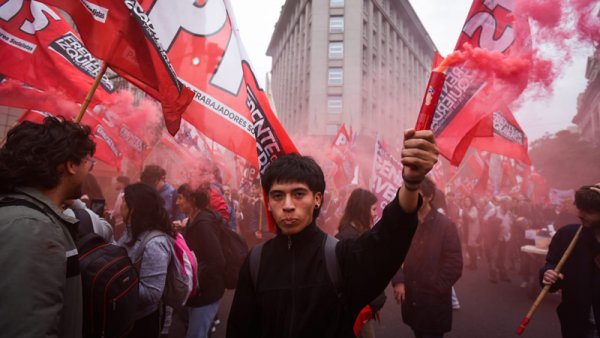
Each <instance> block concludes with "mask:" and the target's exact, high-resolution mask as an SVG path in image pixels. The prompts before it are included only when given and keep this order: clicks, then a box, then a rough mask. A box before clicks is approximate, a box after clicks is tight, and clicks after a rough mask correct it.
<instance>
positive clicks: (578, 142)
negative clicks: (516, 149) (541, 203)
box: [529, 130, 600, 189]
mask: <svg viewBox="0 0 600 338" xmlns="http://www.w3.org/2000/svg"><path fill="white" fill-rule="evenodd" d="M529 157H530V158H531V161H532V162H533V165H534V166H535V168H536V171H537V172H539V173H540V174H541V175H542V176H543V177H544V178H545V179H546V180H547V182H548V185H549V186H550V187H553V188H557V189H570V188H573V189H577V188H579V187H580V186H582V185H586V184H594V183H598V182H600V147H598V146H594V145H592V144H591V143H590V142H587V141H585V140H583V139H582V138H581V135H580V134H579V133H576V132H571V131H569V130H561V131H559V132H557V133H556V134H554V135H547V136H544V137H542V138H541V139H539V140H536V141H535V142H533V143H532V144H531V148H530V150H529Z"/></svg>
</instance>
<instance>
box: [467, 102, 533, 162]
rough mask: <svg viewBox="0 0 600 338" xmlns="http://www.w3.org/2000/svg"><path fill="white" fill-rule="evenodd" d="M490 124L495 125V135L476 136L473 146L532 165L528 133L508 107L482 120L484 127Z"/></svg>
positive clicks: (481, 123) (481, 124)
mask: <svg viewBox="0 0 600 338" xmlns="http://www.w3.org/2000/svg"><path fill="white" fill-rule="evenodd" d="M489 124H491V125H492V127H493V137H474V138H473V140H472V142H471V146H472V147H474V148H477V149H479V150H483V151H487V152H490V153H495V154H499V155H504V156H507V157H510V158H514V159H515V160H519V161H521V162H523V163H525V164H527V165H531V160H530V159H529V154H528V141H527V135H525V132H524V131H523V129H522V128H521V126H520V125H519V123H518V122H517V120H516V119H515V117H514V116H513V114H512V113H511V112H510V110H509V109H508V108H506V107H504V109H501V110H499V111H496V112H494V113H492V114H491V115H488V116H487V117H486V118H484V119H483V120H482V121H481V122H480V126H482V127H484V128H485V127H486V126H488V125H489Z"/></svg>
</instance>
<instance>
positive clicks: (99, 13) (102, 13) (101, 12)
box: [81, 0, 108, 23]
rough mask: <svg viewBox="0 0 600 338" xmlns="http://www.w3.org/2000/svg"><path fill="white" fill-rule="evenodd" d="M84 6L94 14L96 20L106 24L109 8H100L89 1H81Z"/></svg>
mask: <svg viewBox="0 0 600 338" xmlns="http://www.w3.org/2000/svg"><path fill="white" fill-rule="evenodd" d="M81 3H83V6H84V7H85V8H86V9H87V10H88V11H89V12H90V13H91V14H92V16H93V17H94V20H96V21H98V22H102V23H105V22H106V17H107V16H108V8H104V7H101V6H98V5H96V4H94V3H91V2H90V1H88V0H81Z"/></svg>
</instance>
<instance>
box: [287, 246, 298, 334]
mask: <svg viewBox="0 0 600 338" xmlns="http://www.w3.org/2000/svg"><path fill="white" fill-rule="evenodd" d="M291 248H292V237H291V236H288V249H289V250H291ZM291 254H292V264H291V265H292V306H291V307H292V311H291V314H292V318H291V319H290V327H289V331H288V337H292V336H293V333H294V318H296V259H295V258H296V256H295V255H294V251H292V252H291Z"/></svg>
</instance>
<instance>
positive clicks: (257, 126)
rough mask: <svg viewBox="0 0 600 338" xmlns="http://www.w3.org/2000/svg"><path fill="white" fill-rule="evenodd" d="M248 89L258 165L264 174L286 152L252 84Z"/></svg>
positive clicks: (248, 102)
mask: <svg viewBox="0 0 600 338" xmlns="http://www.w3.org/2000/svg"><path fill="white" fill-rule="evenodd" d="M246 91H247V92H248V99H247V100H246V105H247V106H248V109H249V110H250V116H252V122H254V135H255V137H256V151H257V153H258V165H259V168H260V173H261V174H264V173H265V170H266V169H267V167H268V166H269V164H271V162H272V161H273V160H274V159H276V158H278V157H279V156H281V155H283V154H284V152H283V149H282V147H281V142H280V141H279V138H277V134H276V133H275V132H274V131H273V126H271V122H270V121H269V120H268V119H267V118H266V117H265V113H264V111H263V109H262V108H261V106H260V104H259V102H258V100H257V99H256V96H255V95H254V93H253V92H252V89H251V88H250V86H246Z"/></svg>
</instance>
